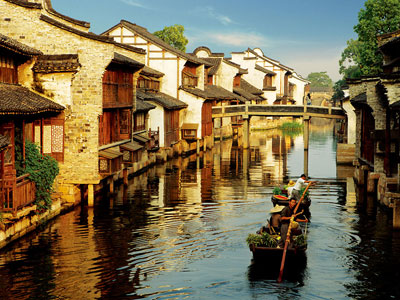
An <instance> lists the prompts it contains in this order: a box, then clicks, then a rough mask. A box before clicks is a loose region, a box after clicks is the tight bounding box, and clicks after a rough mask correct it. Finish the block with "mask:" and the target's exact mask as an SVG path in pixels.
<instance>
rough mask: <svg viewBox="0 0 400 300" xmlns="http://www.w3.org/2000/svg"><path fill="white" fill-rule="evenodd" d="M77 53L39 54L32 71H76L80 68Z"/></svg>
mask: <svg viewBox="0 0 400 300" xmlns="http://www.w3.org/2000/svg"><path fill="white" fill-rule="evenodd" d="M80 66H81V65H80V63H79V60H78V54H59V55H41V56H39V57H38V60H37V61H36V63H35V65H34V66H33V71H35V72H37V73H55V72H77V71H78V69H79V68H80Z"/></svg>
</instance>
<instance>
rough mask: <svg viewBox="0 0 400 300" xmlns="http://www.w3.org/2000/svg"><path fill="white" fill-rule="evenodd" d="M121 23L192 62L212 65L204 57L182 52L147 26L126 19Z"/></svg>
mask: <svg viewBox="0 0 400 300" xmlns="http://www.w3.org/2000/svg"><path fill="white" fill-rule="evenodd" d="M120 24H121V25H123V26H126V27H127V28H128V29H129V30H131V31H133V32H135V33H136V34H138V35H140V36H141V37H143V38H144V39H147V40H149V41H151V42H153V43H154V44H155V45H158V46H160V47H161V48H164V49H166V50H168V51H170V52H172V53H174V54H175V55H177V56H179V57H182V58H184V59H186V60H188V61H190V62H193V63H195V64H200V65H207V66H210V65H209V64H208V62H206V61H205V60H203V59H200V58H198V57H196V56H194V55H192V54H189V53H185V52H182V51H180V50H178V49H176V48H174V47H173V46H171V45H170V44H168V43H166V42H164V41H163V40H162V39H160V38H159V37H157V36H155V35H154V34H152V33H150V32H148V31H147V29H146V28H144V27H142V26H139V25H136V24H134V23H131V22H129V21H126V20H121V22H120Z"/></svg>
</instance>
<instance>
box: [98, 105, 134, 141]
mask: <svg viewBox="0 0 400 300" xmlns="http://www.w3.org/2000/svg"><path fill="white" fill-rule="evenodd" d="M131 114H132V110H131V109H111V110H106V111H103V114H102V115H101V116H100V117H99V145H100V146H103V145H108V144H111V143H115V142H118V141H122V140H127V139H130V137H131Z"/></svg>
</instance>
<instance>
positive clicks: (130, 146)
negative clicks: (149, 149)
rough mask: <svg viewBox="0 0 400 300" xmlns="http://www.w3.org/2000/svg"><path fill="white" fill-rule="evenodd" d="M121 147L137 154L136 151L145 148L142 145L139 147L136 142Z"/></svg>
mask: <svg viewBox="0 0 400 300" xmlns="http://www.w3.org/2000/svg"><path fill="white" fill-rule="evenodd" d="M119 147H120V148H121V149H123V150H128V151H131V152H135V151H137V150H139V149H142V148H143V146H142V145H139V144H138V143H137V142H134V141H133V142H129V143H126V144H123V145H120V146H119Z"/></svg>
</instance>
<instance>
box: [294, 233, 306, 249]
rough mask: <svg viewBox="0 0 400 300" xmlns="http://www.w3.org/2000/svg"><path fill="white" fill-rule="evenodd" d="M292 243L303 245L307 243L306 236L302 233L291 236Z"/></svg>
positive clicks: (298, 245)
mask: <svg viewBox="0 0 400 300" xmlns="http://www.w3.org/2000/svg"><path fill="white" fill-rule="evenodd" d="M293 242H294V245H295V246H297V247H303V246H306V245H307V238H306V236H305V235H304V234H300V235H297V236H294V237H293Z"/></svg>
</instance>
